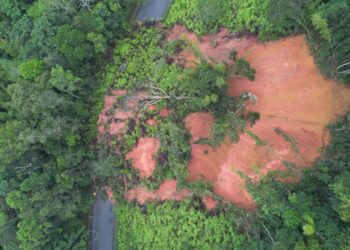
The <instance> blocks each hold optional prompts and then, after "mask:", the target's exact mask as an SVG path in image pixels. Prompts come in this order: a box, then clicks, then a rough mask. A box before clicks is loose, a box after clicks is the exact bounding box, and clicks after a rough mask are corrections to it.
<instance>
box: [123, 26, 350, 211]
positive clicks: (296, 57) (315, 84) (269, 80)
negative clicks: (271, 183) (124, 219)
mask: <svg viewBox="0 0 350 250" xmlns="http://www.w3.org/2000/svg"><path fill="white" fill-rule="evenodd" d="M184 37H187V39H188V40H190V41H192V42H194V43H196V44H197V46H198V48H199V49H200V50H201V51H202V53H203V55H204V56H206V57H207V59H208V60H210V61H212V62H214V61H215V62H222V61H229V60H228V59H229V55H230V52H231V51H232V50H236V51H237V52H238V56H240V57H244V58H246V59H247V60H248V61H249V62H250V64H251V66H252V67H253V68H254V69H256V72H257V73H256V79H255V81H254V82H250V81H248V80H246V79H242V78H237V77H236V78H232V79H231V80H230V81H229V94H230V95H232V96H239V95H241V94H242V93H243V92H251V93H252V94H254V95H256V96H257V98H258V100H257V103H256V104H254V105H253V104H248V105H247V107H246V110H247V112H249V111H250V112H259V113H260V120H258V121H257V122H256V124H255V125H254V126H252V127H248V128H247V130H249V131H251V132H252V133H254V134H255V135H256V136H258V137H259V138H260V139H261V140H263V141H264V142H266V145H261V146H258V145H256V141H255V140H254V139H253V138H251V136H249V135H248V134H247V131H245V132H244V133H242V134H241V135H240V136H239V142H238V143H232V142H231V141H230V140H229V139H227V138H226V139H225V141H224V142H223V143H222V144H221V145H220V146H218V147H217V148H212V147H211V146H209V145H206V144H195V141H196V140H198V139H200V138H209V136H210V129H211V127H212V125H213V123H214V120H213V116H212V115H211V114H209V113H202V112H200V113H194V114H190V115H189V116H188V117H186V119H185V121H184V122H185V126H186V128H187V129H188V131H189V133H190V134H191V136H192V139H191V149H192V151H191V156H192V157H191V160H190V163H189V166H188V171H189V176H188V180H189V181H196V180H201V179H205V180H207V181H209V182H210V183H212V184H213V185H214V192H215V193H216V194H218V195H219V196H221V197H222V198H223V199H224V200H226V201H229V202H232V203H235V204H237V205H239V206H240V207H243V208H246V209H253V208H255V206H256V205H255V203H254V201H253V199H252V196H251V195H250V194H249V192H248V191H247V189H246V184H245V180H244V178H243V176H246V177H248V178H250V179H251V180H253V181H254V182H257V181H259V180H260V179H261V178H262V177H263V176H265V175H266V174H267V173H269V172H271V171H274V170H282V171H290V172H293V173H295V174H296V175H299V174H300V171H298V169H302V168H305V167H310V166H311V165H312V163H313V162H314V161H315V160H317V158H318V157H319V156H320V149H322V148H324V147H325V146H327V145H328V143H329V140H330V138H329V131H328V129H327V125H328V124H329V123H330V122H332V121H334V120H335V119H336V118H337V117H339V116H341V115H343V114H345V113H346V111H347V110H349V107H350V90H349V89H348V88H345V87H344V86H342V85H340V84H338V83H337V82H335V81H333V80H330V79H324V78H323V77H322V75H321V74H320V73H319V71H318V70H317V67H316V65H315V63H314V60H313V57H312V55H311V54H310V52H309V49H308V46H307V43H306V41H305V39H304V37H303V36H296V37H289V38H286V39H283V40H280V41H275V42H268V43H265V44H264V43H259V42H257V40H256V39H255V38H251V37H243V38H232V37H229V35H228V32H227V31H226V30H222V31H221V32H220V33H219V34H217V35H215V36H214V35H213V36H204V37H201V38H197V37H196V36H195V35H194V34H192V33H190V32H188V31H186V30H185V29H184V28H183V27H181V26H176V27H174V29H173V30H172V31H171V32H170V33H169V36H168V40H174V39H176V38H184ZM176 60H177V61H184V65H186V66H188V67H193V66H194V65H195V64H196V63H197V62H198V59H197V58H195V57H194V56H193V55H192V54H191V52H190V50H186V51H185V52H182V53H181V54H180V55H178V56H177V58H176ZM276 129H279V130H280V131H283V133H285V134H286V135H288V136H289V137H290V138H293V139H294V140H295V142H296V143H295V147H294V145H292V144H291V143H290V142H288V141H287V140H286V139H285V138H283V136H282V135H279V134H277V133H276ZM135 150H136V149H135ZM133 152H134V151H133ZM138 153H139V154H140V155H143V154H145V153H142V152H134V153H133V155H134V157H135V158H137V157H138ZM153 154H154V151H153V152H152V154H151V155H153ZM143 158H144V159H147V160H144V161H145V162H146V161H148V160H149V159H150V158H149V156H148V158H147V157H146V156H143ZM151 158H152V159H153V157H151ZM285 162H289V163H291V164H294V165H295V166H296V167H297V169H294V170H291V169H287V167H286V166H285V165H286V164H285ZM151 169H152V168H151ZM153 170H154V168H153ZM153 170H152V171H153ZM152 171H149V172H147V173H148V174H147V176H150V173H151V172H152ZM169 183H171V184H169ZM184 192H185V191H184ZM187 195H189V192H188V193H186V195H185V194H183V193H181V195H180V194H179V193H178V191H176V181H174V180H173V181H166V182H165V183H163V184H162V185H161V187H160V189H159V190H158V191H156V192H147V190H145V189H144V188H142V187H138V188H136V189H133V190H130V191H129V192H128V193H127V194H126V198H127V199H128V200H137V201H138V202H139V203H141V204H143V203H145V202H146V201H151V200H155V199H161V200H163V199H168V198H169V199H175V200H177V199H180V198H184V197H187ZM207 200H208V198H207V197H204V198H203V203H204V204H205V203H206V202H207ZM211 205H212V204H211ZM209 207H210V206H208V209H209Z"/></svg>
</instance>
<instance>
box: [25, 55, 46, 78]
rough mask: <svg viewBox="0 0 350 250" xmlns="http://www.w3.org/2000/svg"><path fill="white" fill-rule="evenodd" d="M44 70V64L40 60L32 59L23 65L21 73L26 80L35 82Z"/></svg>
mask: <svg viewBox="0 0 350 250" xmlns="http://www.w3.org/2000/svg"><path fill="white" fill-rule="evenodd" d="M43 69H44V62H43V61H42V60H39V59H32V60H29V61H26V62H23V63H21V65H20V66H19V73H20V74H21V76H22V77H23V78H24V79H26V80H34V79H35V78H36V77H37V76H39V75H40V74H41V73H42V72H43Z"/></svg>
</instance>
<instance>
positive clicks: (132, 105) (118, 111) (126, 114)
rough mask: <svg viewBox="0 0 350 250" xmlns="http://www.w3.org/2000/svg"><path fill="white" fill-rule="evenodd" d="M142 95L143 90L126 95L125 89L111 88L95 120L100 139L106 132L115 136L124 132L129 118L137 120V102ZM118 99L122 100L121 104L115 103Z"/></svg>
mask: <svg viewBox="0 0 350 250" xmlns="http://www.w3.org/2000/svg"><path fill="white" fill-rule="evenodd" d="M144 96H145V93H143V92H138V93H136V94H133V95H130V96H128V95H127V92H126V91H125V90H113V91H112V92H111V93H110V94H109V95H106V96H105V99H104V108H103V110H102V112H101V114H100V115H99V119H98V121H97V124H98V132H99V138H100V140H101V138H102V137H103V135H105V134H106V133H107V134H110V135H115V136H118V135H121V134H123V133H125V132H126V129H127V126H126V124H127V122H128V121H129V120H130V119H135V120H138V109H139V103H140V101H141V100H142V99H143V98H144ZM118 99H123V100H124V103H123V105H117V104H116V103H117V101H118ZM115 106H117V107H115Z"/></svg>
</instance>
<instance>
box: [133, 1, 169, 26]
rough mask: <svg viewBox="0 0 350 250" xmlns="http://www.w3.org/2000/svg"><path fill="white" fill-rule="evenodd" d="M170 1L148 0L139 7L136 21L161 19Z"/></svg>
mask: <svg viewBox="0 0 350 250" xmlns="http://www.w3.org/2000/svg"><path fill="white" fill-rule="evenodd" d="M170 3H171V0H148V1H146V3H145V4H143V5H141V7H140V9H139V11H138V13H137V15H136V20H137V21H144V20H159V19H162V18H163V17H164V16H165V15H166V12H167V10H168V8H169V5H170Z"/></svg>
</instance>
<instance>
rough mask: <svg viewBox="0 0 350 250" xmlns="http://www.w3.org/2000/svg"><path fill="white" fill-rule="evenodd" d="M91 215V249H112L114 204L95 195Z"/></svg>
mask: <svg viewBox="0 0 350 250" xmlns="http://www.w3.org/2000/svg"><path fill="white" fill-rule="evenodd" d="M92 216H93V218H92V236H91V237H92V250H113V249H114V223H115V212H114V204H113V203H112V202H111V201H110V200H108V199H106V200H103V199H102V198H101V197H100V196H99V195H97V198H96V202H95V204H94V209H93V214H92Z"/></svg>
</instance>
